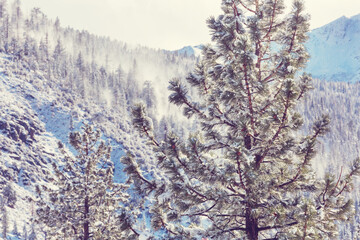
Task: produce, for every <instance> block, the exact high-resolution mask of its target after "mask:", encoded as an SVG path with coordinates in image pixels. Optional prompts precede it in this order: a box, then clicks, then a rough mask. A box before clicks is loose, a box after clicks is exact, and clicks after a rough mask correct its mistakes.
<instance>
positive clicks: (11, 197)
mask: <svg viewBox="0 0 360 240" xmlns="http://www.w3.org/2000/svg"><path fill="white" fill-rule="evenodd" d="M2 195H3V198H2V199H3V201H4V202H3V203H4V205H6V206H8V207H11V208H14V207H15V204H16V200H17V198H16V193H15V191H14V189H13V188H12V187H11V184H10V183H8V184H6V186H5V188H4V189H3V191H2Z"/></svg>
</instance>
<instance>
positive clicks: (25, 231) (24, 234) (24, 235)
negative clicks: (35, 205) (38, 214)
mask: <svg viewBox="0 0 360 240" xmlns="http://www.w3.org/2000/svg"><path fill="white" fill-rule="evenodd" d="M22 237H23V239H24V240H28V233H27V229H26V224H24V227H23V231H22Z"/></svg>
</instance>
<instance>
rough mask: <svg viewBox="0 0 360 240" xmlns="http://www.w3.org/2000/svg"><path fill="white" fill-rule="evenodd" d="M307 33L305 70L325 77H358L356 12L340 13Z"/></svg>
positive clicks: (359, 50) (359, 36)
mask: <svg viewBox="0 0 360 240" xmlns="http://www.w3.org/2000/svg"><path fill="white" fill-rule="evenodd" d="M309 36H310V39H309V41H308V43H307V47H308V50H309V53H310V55H311V58H310V61H309V63H308V67H307V69H306V71H307V72H309V73H311V74H312V75H313V77H315V78H319V79H324V80H329V81H346V82H355V81H359V80H360V64H359V61H360V45H359V42H360V15H356V16H353V17H351V18H347V17H341V18H339V19H337V20H335V21H333V22H331V23H329V24H327V25H325V26H323V27H320V28H317V29H314V30H313V31H311V33H310V35H309Z"/></svg>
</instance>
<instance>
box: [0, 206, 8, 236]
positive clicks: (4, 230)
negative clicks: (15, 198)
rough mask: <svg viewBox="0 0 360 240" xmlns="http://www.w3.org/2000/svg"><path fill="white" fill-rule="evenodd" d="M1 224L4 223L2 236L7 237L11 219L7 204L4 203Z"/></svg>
mask: <svg viewBox="0 0 360 240" xmlns="http://www.w3.org/2000/svg"><path fill="white" fill-rule="evenodd" d="M1 224H2V237H3V239H7V233H8V231H9V219H8V213H7V210H6V206H5V205H4V204H2V206H1Z"/></svg>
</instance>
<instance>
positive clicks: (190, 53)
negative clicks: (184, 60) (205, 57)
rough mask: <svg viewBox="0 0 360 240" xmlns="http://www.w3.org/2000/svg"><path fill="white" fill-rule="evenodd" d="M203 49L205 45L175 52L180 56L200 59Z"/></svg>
mask: <svg viewBox="0 0 360 240" xmlns="http://www.w3.org/2000/svg"><path fill="white" fill-rule="evenodd" d="M202 49H203V45H197V46H185V47H183V48H181V49H179V50H175V51H174V52H176V53H178V54H180V55H186V56H195V57H200V56H201V51H202Z"/></svg>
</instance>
